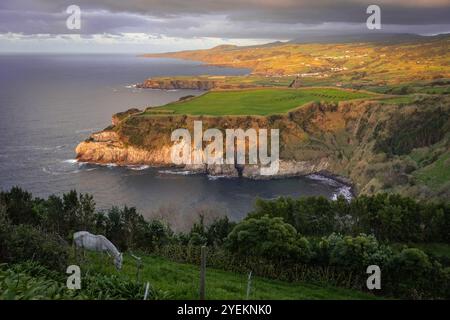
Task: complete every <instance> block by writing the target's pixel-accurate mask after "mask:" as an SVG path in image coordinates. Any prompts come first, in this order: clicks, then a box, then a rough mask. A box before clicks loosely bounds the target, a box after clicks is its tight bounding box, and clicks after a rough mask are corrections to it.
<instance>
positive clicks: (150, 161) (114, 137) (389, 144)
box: [76, 98, 450, 196]
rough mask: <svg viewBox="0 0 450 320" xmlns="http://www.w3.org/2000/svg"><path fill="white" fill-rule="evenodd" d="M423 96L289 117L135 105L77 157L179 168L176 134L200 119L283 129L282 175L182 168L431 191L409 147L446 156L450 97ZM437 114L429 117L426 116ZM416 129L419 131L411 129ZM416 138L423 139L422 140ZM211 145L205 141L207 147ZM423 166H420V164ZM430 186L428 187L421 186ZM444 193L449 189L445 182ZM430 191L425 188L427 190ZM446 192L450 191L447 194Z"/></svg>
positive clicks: (306, 109) (307, 108)
mask: <svg viewBox="0 0 450 320" xmlns="http://www.w3.org/2000/svg"><path fill="white" fill-rule="evenodd" d="M430 99H431V100H429V101H428V100H423V101H420V105H414V104H412V105H395V104H392V105H387V104H382V103H379V102H374V101H352V102H341V103H339V104H335V103H310V104H307V105H304V106H302V107H301V108H298V109H296V110H294V111H291V112H289V113H287V114H285V115H272V116H266V117H263V116H252V117H250V116H222V117H205V116H186V115H176V114H169V115H165V114H161V115H157V116H149V115H146V114H143V113H140V112H135V111H136V110H134V111H132V112H130V113H128V114H126V115H125V116H124V117H116V118H115V120H114V121H113V123H114V125H113V126H110V127H109V128H107V129H105V130H104V131H101V132H98V133H94V134H92V135H91V136H90V137H89V138H88V139H87V140H86V141H83V142H81V143H80V144H79V145H78V146H77V148H76V153H77V159H78V160H79V161H82V162H90V163H103V164H107V163H115V164H119V165H151V166H161V167H174V164H173V162H172V159H171V149H172V145H173V143H172V141H171V133H172V132H173V130H175V129H179V128H186V129H188V130H189V131H190V132H191V136H193V126H194V125H193V124H194V121H198V120H201V121H202V125H203V128H202V129H203V132H204V131H205V130H207V129H209V128H217V129H219V130H220V131H221V132H222V133H223V136H224V138H225V131H226V129H238V128H239V129H243V130H244V131H245V130H247V129H249V128H252V129H255V130H259V129H279V131H280V161H279V170H278V172H277V174H275V175H272V176H264V175H262V174H261V167H260V166H259V165H249V164H247V165H243V166H236V165H230V164H223V165H206V164H205V165H186V166H180V167H179V168H183V170H189V171H194V172H202V173H206V174H209V175H212V176H228V177H238V176H242V177H246V178H251V179H266V178H279V177H292V176H300V175H308V174H311V173H321V174H322V173H325V174H327V175H332V176H336V175H337V176H340V177H345V178H343V179H344V180H342V179H341V181H343V182H348V181H349V180H347V179H350V180H351V181H352V182H353V186H354V187H355V191H356V192H359V191H361V192H363V193H367V194H371V193H375V192H378V191H380V190H385V189H387V188H389V190H391V191H392V190H396V191H398V192H403V193H405V194H410V195H416V194H417V195H419V196H420V195H422V194H424V195H425V196H429V195H430V194H431V195H434V194H436V192H438V193H439V192H441V191H439V190H440V189H439V190H438V189H436V190H438V191H436V192H434V193H433V190H430V189H426V188H425V187H424V186H423V185H418V184H419V182H417V180H416V178H415V173H414V172H415V170H419V169H420V167H418V164H417V163H414V162H412V160H411V157H410V156H409V153H410V152H411V150H413V149H414V148H431V149H430V150H432V151H430V154H434V155H435V156H434V158H430V159H429V160H427V161H428V162H423V163H424V165H426V166H427V168H428V167H429V166H431V165H432V163H433V162H434V161H437V160H438V159H439V157H444V158H445V157H446V154H447V153H448V150H450V149H448V148H449V147H450V142H449V138H448V135H446V132H447V131H446V130H447V129H446V128H447V127H446V126H448V125H450V124H449V121H450V120H448V119H450V118H449V115H450V109H449V108H450V103H448V102H449V101H448V100H436V99H434V98H430ZM431 118H432V119H436V120H435V121H434V120H433V121H427V122H424V121H422V119H431ZM405 128H414V130H415V132H416V131H417V132H418V133H417V134H413V135H408V134H406V133H405V132H407V131H405V130H406V129H405ZM418 137H419V138H418ZM203 147H206V143H204V146H203ZM419 165H421V164H419ZM423 190H425V191H423ZM442 190H444V191H443V194H448V188H445V186H444V187H443V189H442ZM425 192H426V193H425ZM445 192H447V193H445Z"/></svg>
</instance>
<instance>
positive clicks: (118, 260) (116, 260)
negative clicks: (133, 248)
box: [114, 253, 123, 270]
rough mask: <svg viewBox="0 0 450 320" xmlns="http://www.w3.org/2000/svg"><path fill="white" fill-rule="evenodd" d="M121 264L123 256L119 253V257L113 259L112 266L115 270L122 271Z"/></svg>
mask: <svg viewBox="0 0 450 320" xmlns="http://www.w3.org/2000/svg"><path fill="white" fill-rule="evenodd" d="M122 262H123V255H122V253H119V255H118V256H116V257H115V258H114V265H115V267H116V269H117V270H120V269H122Z"/></svg>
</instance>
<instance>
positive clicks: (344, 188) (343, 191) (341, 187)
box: [306, 174, 353, 201]
mask: <svg viewBox="0 0 450 320" xmlns="http://www.w3.org/2000/svg"><path fill="white" fill-rule="evenodd" d="M306 177H307V178H309V179H311V180H316V181H321V182H324V183H326V184H328V185H329V186H332V187H338V190H337V191H336V192H335V193H333V195H332V196H331V200H337V198H338V197H339V196H343V197H344V198H345V199H346V200H347V201H350V200H352V199H353V194H352V187H350V186H348V185H345V184H343V183H341V182H339V181H336V180H334V179H332V178H328V177H324V176H322V175H320V174H310V175H307V176H306Z"/></svg>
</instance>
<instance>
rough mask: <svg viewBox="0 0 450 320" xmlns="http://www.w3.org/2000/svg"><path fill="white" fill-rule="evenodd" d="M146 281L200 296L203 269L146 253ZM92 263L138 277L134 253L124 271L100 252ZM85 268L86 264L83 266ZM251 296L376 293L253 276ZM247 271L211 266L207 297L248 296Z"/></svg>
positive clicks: (173, 292)
mask: <svg viewBox="0 0 450 320" xmlns="http://www.w3.org/2000/svg"><path fill="white" fill-rule="evenodd" d="M142 260H143V265H144V267H143V271H142V274H141V277H142V281H143V282H147V281H148V282H150V284H151V285H152V286H153V287H154V288H155V289H157V290H160V291H163V292H166V294H167V297H168V298H170V299H198V297H199V272H200V269H199V267H198V266H194V265H190V264H183V263H176V262H172V261H169V260H167V259H165V258H161V257H154V256H146V255H145V256H142ZM89 261H90V262H89V264H90V267H91V268H94V269H95V270H96V271H99V272H101V273H106V274H118V275H120V276H121V277H124V278H126V279H129V280H133V281H134V280H135V279H136V265H135V260H134V259H133V258H132V257H131V256H130V255H125V256H124V264H123V268H122V271H121V272H117V271H116V270H115V269H114V267H113V266H112V265H111V264H110V265H107V266H105V265H100V264H99V261H101V260H99V258H98V255H94V254H90V255H89ZM82 269H83V266H82ZM251 287H252V290H251V294H250V296H249V298H250V299H279V300H281V299H282V300H288V299H375V298H376V297H375V296H373V295H371V294H368V293H363V292H360V291H355V290H349V289H342V288H336V287H330V286H319V285H314V284H305V283H287V282H282V281H276V280H268V279H264V278H260V277H253V280H252V286H251ZM246 290H247V275H246V274H236V273H231V272H226V271H221V270H217V269H212V268H207V271H206V298H207V299H239V300H240V299H245V298H246Z"/></svg>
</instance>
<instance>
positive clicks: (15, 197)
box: [0, 188, 450, 298]
mask: <svg viewBox="0 0 450 320" xmlns="http://www.w3.org/2000/svg"><path fill="white" fill-rule="evenodd" d="M449 216H450V206H449V204H448V203H444V202H442V203H419V202H416V201H414V200H413V199H410V198H406V197H401V196H398V195H387V194H380V195H375V196H360V197H357V198H355V199H353V200H352V201H350V202H347V201H346V200H345V199H343V198H339V199H338V200H337V201H331V200H328V199H326V198H323V197H308V198H300V199H291V198H279V199H276V200H271V201H265V200H258V201H257V203H256V206H255V209H254V211H253V212H251V213H250V214H249V215H248V217H247V218H245V219H244V220H242V221H241V222H239V223H235V222H231V221H229V220H228V218H226V217H222V218H217V219H215V220H214V221H213V222H212V223H210V224H208V225H207V224H205V223H204V221H205V219H204V217H203V216H199V219H198V221H197V222H196V223H194V225H193V226H192V228H191V229H190V230H189V231H188V232H184V233H175V232H173V231H172V230H171V228H170V227H169V226H168V225H167V224H165V223H164V222H162V221H159V220H151V221H147V220H145V219H144V218H143V217H142V216H141V215H140V214H139V213H138V212H137V211H136V210H135V209H134V208H129V207H123V208H117V207H113V208H111V209H110V210H107V211H105V212H98V211H96V209H95V203H94V200H93V198H92V197H91V196H89V195H84V194H78V193H77V192H75V191H71V192H69V193H67V194H64V195H62V197H58V196H50V197H49V198H48V199H40V198H33V196H32V195H31V194H30V193H28V192H26V191H24V190H22V189H20V188H13V189H11V190H10V191H9V192H1V193H0V260H1V261H3V262H8V263H15V262H22V261H29V260H33V261H35V262H38V263H40V264H42V265H44V266H47V267H49V268H52V269H57V270H60V271H63V270H64V269H65V268H66V266H67V259H68V253H69V245H70V244H71V236H72V234H73V232H75V231H79V230H87V231H90V232H92V233H97V234H104V235H106V236H107V237H108V238H109V239H110V240H111V241H112V242H113V243H114V244H116V245H117V246H118V247H119V249H120V250H121V251H126V250H130V249H131V250H141V251H144V252H147V253H154V254H158V255H162V256H165V257H167V258H170V259H173V260H176V261H184V262H190V263H198V259H199V246H202V245H207V246H208V248H209V249H208V251H209V253H208V263H209V265H211V266H214V267H216V268H221V269H225V270H230V271H233V272H247V271H250V270H251V271H253V273H254V274H256V275H261V276H264V277H269V278H274V279H280V280H288V281H319V282H322V283H326V284H328V285H330V284H333V285H339V286H345V287H350V288H357V289H360V290H365V285H366V282H365V280H366V278H367V275H366V268H367V266H369V265H372V264H375V265H378V266H380V268H381V270H382V279H383V280H382V290H381V291H379V293H381V294H384V295H392V296H396V297H408V298H450V285H449V284H450V268H449V267H448V266H446V263H445V261H440V260H439V259H438V258H436V257H433V256H429V255H427V254H426V253H425V252H423V251H421V250H419V249H417V248H408V247H407V246H402V247H397V246H390V244H391V242H410V241H411V242H427V241H433V242H446V243H449V241H450V238H449V231H450V224H449Z"/></svg>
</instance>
